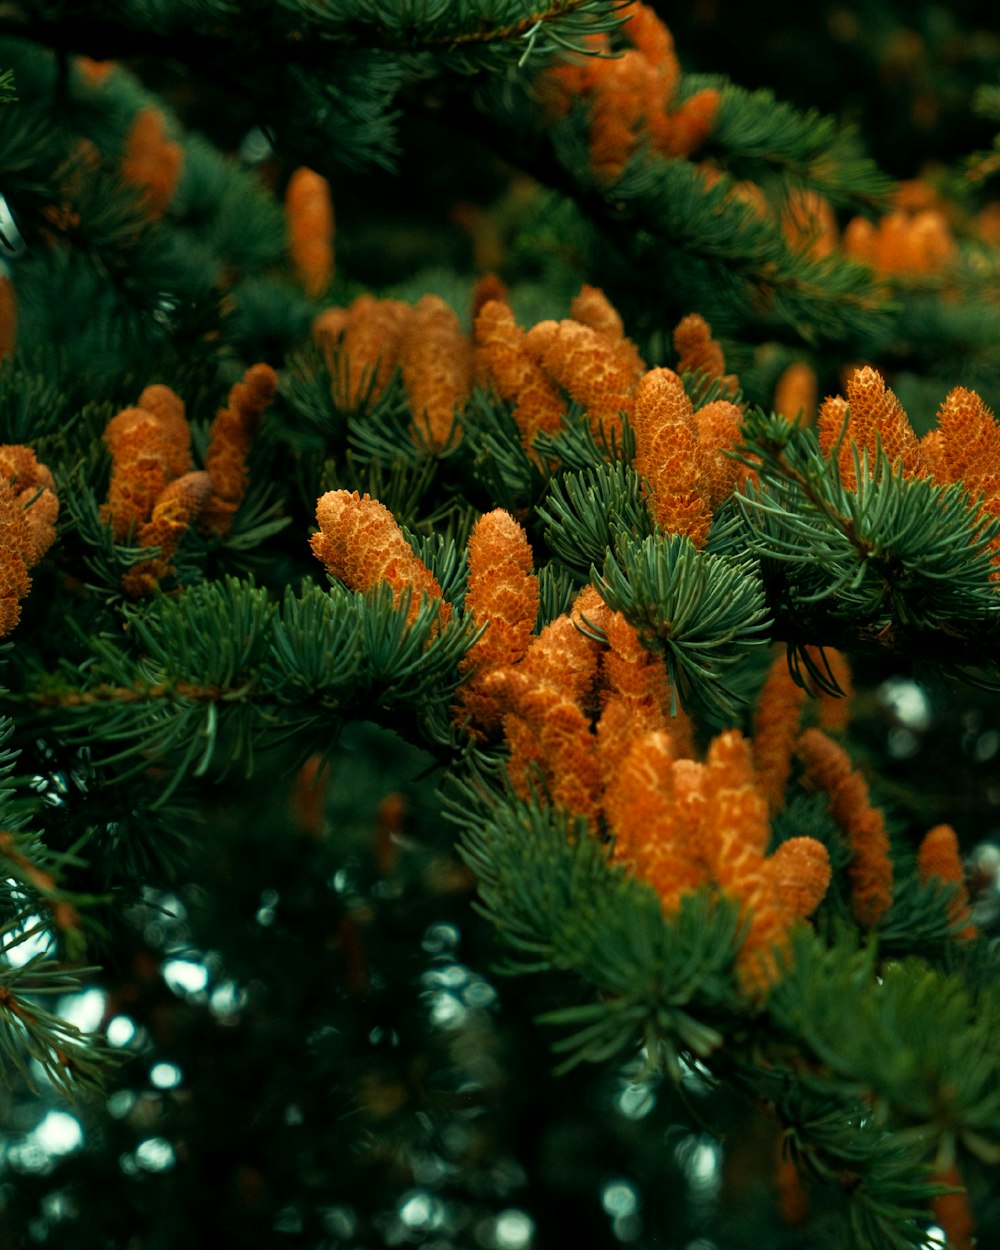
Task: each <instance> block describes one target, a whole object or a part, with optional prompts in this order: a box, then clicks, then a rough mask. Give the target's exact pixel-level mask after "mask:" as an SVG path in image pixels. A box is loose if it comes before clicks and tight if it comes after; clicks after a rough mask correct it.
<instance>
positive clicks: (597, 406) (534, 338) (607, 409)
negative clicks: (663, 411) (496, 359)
mask: <svg viewBox="0 0 1000 1250" xmlns="http://www.w3.org/2000/svg"><path fill="white" fill-rule="evenodd" d="M525 347H526V349H527V350H528V352H529V353H530V354H532V355H533V356H534V357H535V359H536V360H537V361H538V363H539V364H540V365H541V367H542V368H543V369H544V370H545V372H546V373H547V374H548V375H549V377H550V378H552V380H553V381H555V382H556V383H558V385H559V386H560V387H562V389H563V390H564V391H565V392H566V393H567V394H568V395H569V396H570V397H571V398H572V399H574V400H576V402H577V403H578V404H579V405H580V407H581V408H583V409H584V411H585V412H586V413H587V416H588V417H589V419H590V425H591V428H592V429H593V430H594V433H595V434H596V435H597V436H599V437H600V436H601V435H602V434H603V435H604V437H611V435H612V433H613V432H615V431H617V430H619V429H620V425H621V414H622V413H623V412H624V413H625V414H626V415H630V414H631V411H632V405H633V395H634V393H635V387H636V384H637V382H638V381H639V377H640V376H641V372H642V362H641V361H640V360H639V358H638V356H637V354H636V350H635V347H634V345H633V344H632V343H630V342H629V340H628V339H617V340H616V339H611V338H610V337H609V336H608V335H607V334H605V333H603V332H601V331H598V330H594V329H592V328H591V327H590V326H585V325H581V324H580V322H578V321H569V320H567V321H560V322H559V323H558V324H554V323H552V322H540V323H539V324H538V325H536V326H533V327H532V329H531V330H530V331H529V332H528V334H527V336H526V338H525Z"/></svg>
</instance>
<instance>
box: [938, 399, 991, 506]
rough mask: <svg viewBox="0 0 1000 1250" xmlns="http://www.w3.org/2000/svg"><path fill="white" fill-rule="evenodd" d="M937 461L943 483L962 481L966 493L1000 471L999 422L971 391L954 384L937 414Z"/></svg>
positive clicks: (977, 491) (977, 490)
mask: <svg viewBox="0 0 1000 1250" xmlns="http://www.w3.org/2000/svg"><path fill="white" fill-rule="evenodd" d="M937 433H938V440H939V441H938V452H939V455H940V460H939V464H943V467H944V470H945V473H946V474H947V476H946V477H945V478H944V479H943V480H944V481H947V482H963V483H964V484H965V488H966V490H967V491H968V492H969V494H970V495H972V496H973V497H975V496H976V495H977V494H979V493H980V490H981V485H980V484H981V483H982V482H983V481H984V479H995V478H996V477H997V475H998V474H1000V425H998V424H997V421H996V418H995V417H994V415H993V413H992V412H991V411H990V409H989V408H988V407H987V406H986V404H985V403H983V401H982V399H981V398H980V397H979V395H977V394H976V392H975V391H969V390H966V389H965V387H963V386H956V387H955V388H954V389H953V390H951V391H949V392H948V394H947V395H946V396H945V398H944V401H943V403H942V404H941V407H940V408H939V409H938V414H937Z"/></svg>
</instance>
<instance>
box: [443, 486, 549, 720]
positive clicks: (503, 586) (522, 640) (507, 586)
mask: <svg viewBox="0 0 1000 1250" xmlns="http://www.w3.org/2000/svg"><path fill="white" fill-rule="evenodd" d="M465 610H466V613H468V614H469V615H470V616H471V617H472V620H473V623H474V624H475V625H476V627H477V628H478V627H480V626H483V625H485V626H486V632H485V633H484V634H483V635H482V636H481V637H480V638H479V639H478V640H477V641H476V642H475V643H474V644H473V646H472V647H471V648H470V650H469V651H468V652H467V653H466V654H465V656H463V658H462V660H461V661H460V663H459V671H460V672H462V673H471V676H470V678H469V680H468V681H467V682H466V683H465V684H464V685H463V686H462V687H460V689H459V707H458V708H457V709H456V712H457V714H458V715H459V716H460V717H461V718H462V719H464V717H466V716H469V717H471V718H472V719H473V720H474V721H475V722H476V723H477V724H479V725H481V726H482V727H483V728H484V729H491V728H493V727H495V726H496V725H498V724H499V723H500V717H501V710H500V708H499V707H498V706H497V704H496V703H495V701H494V700H493V699H492V698H490V697H489V696H488V695H487V694H486V693H485V691H484V689H483V683H484V680H485V678H486V677H487V676H488V675H489V674H490V673H492V672H494V671H495V670H496V669H498V668H504V667H507V666H509V665H512V664H516V663H517V662H518V661H519V660H521V659H523V657H524V655H525V652H526V651H527V649H528V643H529V641H530V638H531V635H532V633H533V631H534V628H535V622H536V619H537V616H538V578H537V577H536V576H535V574H534V571H533V565H532V555H531V547H530V546H529V544H528V538H527V535H526V534H525V532H524V530H523V529H522V528H521V526H520V525H518V523H517V522H516V521H515V520H514V518H513V517H512V516H511V515H510V513H508V512H504V511H503V509H501V508H496V509H495V510H494V511H493V512H488V513H486V515H485V516H482V517H480V518H479V520H478V521H477V522H476V524H475V526H474V528H473V530H472V534H471V535H470V537H469V581H468V590H467V591H466V595H465Z"/></svg>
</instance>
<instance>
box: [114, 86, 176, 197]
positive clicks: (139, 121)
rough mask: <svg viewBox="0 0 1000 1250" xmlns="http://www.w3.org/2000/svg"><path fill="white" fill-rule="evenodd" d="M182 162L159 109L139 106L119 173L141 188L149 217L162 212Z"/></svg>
mask: <svg viewBox="0 0 1000 1250" xmlns="http://www.w3.org/2000/svg"><path fill="white" fill-rule="evenodd" d="M183 166H184V150H183V149H182V148H181V146H180V144H179V143H175V142H174V141H173V140H172V139H168V138H167V131H166V124H165V118H164V116H163V114H162V113H161V112H160V111H159V109H155V108H144V109H140V110H139V111H138V113H136V115H135V117H134V118H133V119H132V127H131V129H130V130H129V132H128V137H127V138H126V140H125V151H124V154H123V156H122V163H121V172H122V177H123V178H124V179H125V181H126V182H128V183H130V184H131V185H132V186H135V187H140V188H141V189H142V197H143V202H144V204H145V206H146V211H147V213H148V214H149V216H150V217H151V218H153V219H154V220H156V219H157V218H160V217H162V216H163V214H164V213H165V212H166V210H167V206H168V205H169V203H170V201H171V200H172V199H173V197H174V192H175V191H176V190H177V184H178V182H179V181H180V177H181V170H182V168H183Z"/></svg>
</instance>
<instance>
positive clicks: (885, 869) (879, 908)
mask: <svg viewBox="0 0 1000 1250" xmlns="http://www.w3.org/2000/svg"><path fill="white" fill-rule="evenodd" d="M798 753H799V756H800V758H801V759H802V762H803V763H804V764H805V775H806V779H807V780H808V781H809V782H810V783H811V784H812V785H813V786H815V788H816V789H818V790H823V791H824V792H825V793H826V795H827V797H828V799H829V803H830V811H831V813H832V815H833V819H834V820H835V821H836V823H837V824H838V825H839V826H840V828H841V829H842V830H843V831H844V833H845V834H846V835H847V839H848V842H849V843H850V846H851V850H852V851H853V852H854V858H853V860H852V862H851V865H850V867H849V868H848V875H849V876H850V880H851V890H852V894H853V908H854V915H855V918H856V919H857V921H858V923H859V924H861V925H864V926H865V927H866V928H868V927H871V926H872V925H874V924H876V923H877V921H878V920H879V918H880V917H881V916H882V915H883V914H884V913H885V912H886V911H887V910H888V908H889V906H890V905H891V903H892V877H893V871H892V859H891V857H890V855H889V838H888V835H887V834H886V830H885V819H884V817H883V815H882V813H881V812H880V811H879V810H878V808H875V807H872V804H871V800H870V799H869V796H868V786H867V785H866V784H865V781H864V778H863V777H862V776H861V774H860V773H859V772H857V771H856V770H855V768H854V767H853V765H852V764H851V761H850V757H849V756H848V754H847V752H846V751H845V750H844V749H843V747H840V746H838V745H837V743H836V742H834V741H833V739H832V738H829V737H827V735H826V734H825V733H824V732H823V731H822V730H821V729H807V730H806V731H805V733H804V734H802V736H801V737H800V738H799V744H798Z"/></svg>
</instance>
